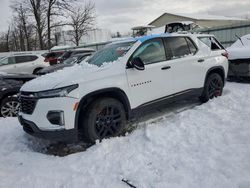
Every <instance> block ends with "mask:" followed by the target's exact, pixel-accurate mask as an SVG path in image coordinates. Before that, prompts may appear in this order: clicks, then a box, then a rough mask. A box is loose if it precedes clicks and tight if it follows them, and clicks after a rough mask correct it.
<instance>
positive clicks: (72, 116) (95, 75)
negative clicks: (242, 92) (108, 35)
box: [19, 34, 228, 142]
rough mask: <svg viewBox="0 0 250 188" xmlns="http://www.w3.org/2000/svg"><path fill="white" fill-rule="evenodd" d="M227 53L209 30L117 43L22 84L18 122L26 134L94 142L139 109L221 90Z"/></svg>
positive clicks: (120, 128) (118, 130) (117, 131)
mask: <svg viewBox="0 0 250 188" xmlns="http://www.w3.org/2000/svg"><path fill="white" fill-rule="evenodd" d="M207 40H210V42H211V41H212V42H213V47H212V46H209V43H208V42H207ZM215 45H216V47H215ZM226 56H227V54H226V51H225V50H224V49H223V47H222V46H221V45H220V44H219V42H218V41H217V40H216V39H215V38H214V37H213V36H210V35H194V34H163V35H152V36H146V37H142V38H134V39H128V40H124V41H120V42H115V43H112V44H109V45H107V46H106V47H105V48H104V49H102V50H100V51H98V52H97V53H95V54H94V55H93V56H92V57H90V58H89V59H88V60H86V61H85V62H82V63H81V64H80V65H76V66H74V67H71V68H67V69H64V70H63V71H61V72H56V73H52V74H49V75H46V76H43V77H40V78H37V79H35V80H32V81H30V82H28V83H26V84H25V85H24V86H23V87H22V88H21V97H20V98H21V110H20V114H19V121H20V123H21V124H22V125H23V129H24V130H25V131H26V132H27V133H29V134H31V135H33V136H36V137H41V138H45V139H53V140H56V141H73V140H74V141H75V140H77V139H79V138H80V139H82V138H83V139H84V140H85V141H88V142H94V141H95V140H100V139H103V138H109V137H113V136H118V135H122V134H123V133H124V131H126V128H127V127H126V122H127V120H129V119H130V118H131V117H133V115H134V114H135V112H136V111H137V110H142V109H144V108H148V107H150V108H154V107H155V105H158V104H163V103H164V102H167V101H169V100H173V99H175V100H176V99H177V98H180V97H184V96H186V97H188V96H190V95H195V96H198V97H200V99H201V100H202V101H203V102H206V101H208V100H209V99H212V98H214V97H218V96H220V95H222V91H223V87H224V84H225V80H226V75H227V72H228V60H227V57H226Z"/></svg>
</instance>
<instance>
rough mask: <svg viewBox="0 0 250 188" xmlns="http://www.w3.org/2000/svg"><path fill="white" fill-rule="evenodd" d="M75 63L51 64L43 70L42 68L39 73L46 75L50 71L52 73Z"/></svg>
mask: <svg viewBox="0 0 250 188" xmlns="http://www.w3.org/2000/svg"><path fill="white" fill-rule="evenodd" d="M73 65H74V64H58V65H53V66H49V67H45V68H43V69H42V70H40V71H39V72H38V73H37V74H38V75H44V74H48V73H52V72H55V71H58V70H61V69H63V68H65V67H72V66H73Z"/></svg>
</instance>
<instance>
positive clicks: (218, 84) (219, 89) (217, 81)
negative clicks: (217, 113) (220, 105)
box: [200, 73, 224, 103]
mask: <svg viewBox="0 0 250 188" xmlns="http://www.w3.org/2000/svg"><path fill="white" fill-rule="evenodd" d="M223 87H224V83H223V80H222V77H221V76H220V75H219V74H217V73H212V74H210V75H209V76H208V77H207V79H206V83H205V86H204V90H203V93H202V95H201V96H200V101H201V102H203V103H206V102H208V101H209V100H210V99H213V98H217V97H219V96H221V95H222V93H223Z"/></svg>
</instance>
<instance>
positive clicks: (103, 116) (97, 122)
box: [81, 98, 126, 143]
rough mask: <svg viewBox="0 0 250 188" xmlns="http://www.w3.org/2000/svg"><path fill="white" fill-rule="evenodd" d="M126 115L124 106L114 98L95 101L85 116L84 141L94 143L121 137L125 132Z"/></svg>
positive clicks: (83, 124)
mask: <svg viewBox="0 0 250 188" xmlns="http://www.w3.org/2000/svg"><path fill="white" fill-rule="evenodd" d="M125 125H126V115H125V110H124V107H123V105H122V104H121V103H120V102H119V101H118V100H116V99H113V98H101V99H98V100H96V101H94V102H93V103H92V104H91V105H90V106H89V107H88V110H87V112H86V113H85V115H84V120H83V122H82V126H81V127H82V133H83V136H84V138H83V139H84V140H85V141H87V142H90V143H94V142H95V140H102V139H104V138H110V137H115V136H120V135H122V134H123V133H124V131H125Z"/></svg>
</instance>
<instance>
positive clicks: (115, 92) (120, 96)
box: [75, 87, 131, 129]
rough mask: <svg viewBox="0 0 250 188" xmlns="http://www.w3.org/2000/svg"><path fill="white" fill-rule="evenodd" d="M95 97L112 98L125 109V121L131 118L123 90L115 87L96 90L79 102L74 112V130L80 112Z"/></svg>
mask: <svg viewBox="0 0 250 188" xmlns="http://www.w3.org/2000/svg"><path fill="white" fill-rule="evenodd" d="M97 97H113V98H115V99H117V100H119V101H120V102H121V103H122V104H123V106H124V108H125V111H126V116H127V119H129V118H130V117H131V106H130V102H129V100H128V97H127V95H126V93H125V92H124V91H123V90H121V89H120V88H115V87H112V88H105V89H100V90H97V91H94V92H91V93H89V94H87V95H85V96H84V97H82V99H81V100H80V103H79V107H78V109H77V111H76V116H75V128H76V129H78V122H79V119H80V114H81V112H84V111H85V109H86V107H87V106H88V105H89V104H90V103H91V102H92V101H93V100H94V99H96V98H97Z"/></svg>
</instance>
